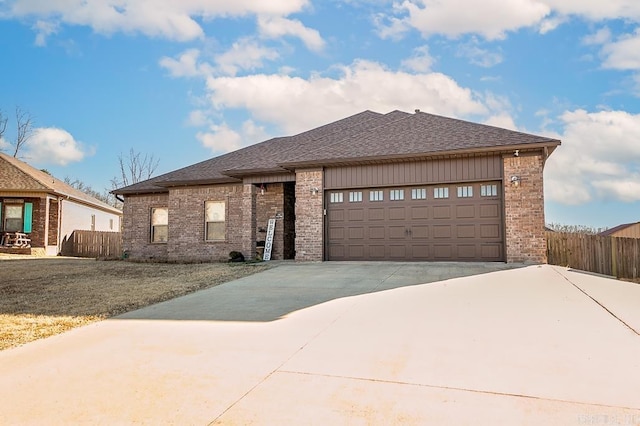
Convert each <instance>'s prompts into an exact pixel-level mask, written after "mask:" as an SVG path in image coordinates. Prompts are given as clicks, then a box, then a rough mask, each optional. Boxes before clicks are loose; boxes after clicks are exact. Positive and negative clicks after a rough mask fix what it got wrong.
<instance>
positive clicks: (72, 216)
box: [58, 200, 120, 247]
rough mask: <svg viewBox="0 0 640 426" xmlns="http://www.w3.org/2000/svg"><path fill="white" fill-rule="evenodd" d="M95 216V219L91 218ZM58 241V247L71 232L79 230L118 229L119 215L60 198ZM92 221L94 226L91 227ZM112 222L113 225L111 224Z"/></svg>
mask: <svg viewBox="0 0 640 426" xmlns="http://www.w3.org/2000/svg"><path fill="white" fill-rule="evenodd" d="M93 216H95V219H93ZM60 217H61V219H62V220H61V223H60V241H59V242H58V247H60V244H61V243H62V242H63V241H64V240H65V239H66V238H69V236H70V235H71V233H72V232H73V231H75V230H79V231H91V230H92V229H93V230H94V231H109V232H119V231H120V216H119V215H117V214H114V213H107V212H105V211H102V210H98V209H94V208H91V207H88V206H85V205H83V204H79V203H76V202H74V201H69V200H62V211H61V212H60ZM92 223H94V226H93V227H92ZM112 224H113V226H112Z"/></svg>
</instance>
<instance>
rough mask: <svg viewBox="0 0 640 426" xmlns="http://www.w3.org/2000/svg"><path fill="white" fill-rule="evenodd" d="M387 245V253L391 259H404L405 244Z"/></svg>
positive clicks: (405, 252)
mask: <svg viewBox="0 0 640 426" xmlns="http://www.w3.org/2000/svg"><path fill="white" fill-rule="evenodd" d="M387 247H388V255H389V258H390V259H393V260H404V259H406V258H407V246H406V245H405V244H397V245H394V244H391V245H389V246H387Z"/></svg>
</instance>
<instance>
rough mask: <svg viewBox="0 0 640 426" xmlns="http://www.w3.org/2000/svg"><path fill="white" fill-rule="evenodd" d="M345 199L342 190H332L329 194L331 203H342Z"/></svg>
mask: <svg viewBox="0 0 640 426" xmlns="http://www.w3.org/2000/svg"><path fill="white" fill-rule="evenodd" d="M343 201H344V196H343V195H342V192H332V193H331V194H330V195H329V202H331V203H342V202H343Z"/></svg>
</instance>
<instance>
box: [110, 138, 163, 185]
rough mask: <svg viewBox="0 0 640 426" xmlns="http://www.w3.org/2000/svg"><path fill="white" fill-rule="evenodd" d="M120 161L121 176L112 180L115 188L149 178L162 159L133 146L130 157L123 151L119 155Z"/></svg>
mask: <svg viewBox="0 0 640 426" xmlns="http://www.w3.org/2000/svg"><path fill="white" fill-rule="evenodd" d="M118 163H119V166H120V176H116V177H114V178H113V179H112V180H111V184H112V186H113V187H114V189H115V188H120V187H123V186H129V185H133V184H134V183H138V182H141V181H143V180H147V179H149V178H150V177H151V176H153V173H154V172H155V171H156V169H157V168H158V164H159V163H160V159H158V158H155V155H153V154H151V155H149V154H142V153H141V152H136V151H135V150H134V149H133V148H131V149H130V150H129V156H128V157H125V156H124V155H123V154H122V153H120V155H118Z"/></svg>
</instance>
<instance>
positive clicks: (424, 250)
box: [411, 244, 429, 260]
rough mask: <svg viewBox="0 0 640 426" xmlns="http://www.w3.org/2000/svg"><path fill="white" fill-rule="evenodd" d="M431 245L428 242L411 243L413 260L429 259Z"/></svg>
mask: <svg viewBox="0 0 640 426" xmlns="http://www.w3.org/2000/svg"><path fill="white" fill-rule="evenodd" d="M428 259H429V246H428V245H426V244H412V245H411V260H428Z"/></svg>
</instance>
